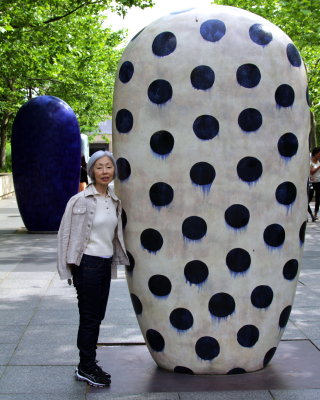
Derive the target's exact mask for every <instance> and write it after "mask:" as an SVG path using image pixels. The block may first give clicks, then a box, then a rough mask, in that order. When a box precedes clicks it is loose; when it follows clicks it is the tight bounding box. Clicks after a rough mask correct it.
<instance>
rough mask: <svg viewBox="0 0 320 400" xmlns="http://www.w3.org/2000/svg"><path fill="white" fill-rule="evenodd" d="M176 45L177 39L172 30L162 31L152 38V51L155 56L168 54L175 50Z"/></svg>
mask: <svg viewBox="0 0 320 400" xmlns="http://www.w3.org/2000/svg"><path fill="white" fill-rule="evenodd" d="M176 47H177V39H176V37H175V35H174V34H173V33H172V32H162V33H160V34H159V35H157V37H156V38H155V39H154V41H153V43H152V51H153V53H154V54H155V55H156V56H159V57H164V56H168V55H169V54H171V53H172V52H174V51H175V49H176Z"/></svg>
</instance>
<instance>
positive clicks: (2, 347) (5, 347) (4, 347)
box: [0, 343, 16, 365]
mask: <svg viewBox="0 0 320 400" xmlns="http://www.w3.org/2000/svg"><path fill="white" fill-rule="evenodd" d="M15 348H16V344H15V343H6V344H1V343H0V365H7V364H8V362H9V361H10V359H11V357H12V355H13V352H14V350H15Z"/></svg>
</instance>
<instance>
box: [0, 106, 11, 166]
mask: <svg viewBox="0 0 320 400" xmlns="http://www.w3.org/2000/svg"><path fill="white" fill-rule="evenodd" d="M10 115H11V113H8V112H4V113H3V114H2V116H1V121H0V123H1V125H0V168H3V167H4V166H5V163H6V143H7V129H8V124H9V120H10Z"/></svg>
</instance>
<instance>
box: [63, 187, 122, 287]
mask: <svg viewBox="0 0 320 400" xmlns="http://www.w3.org/2000/svg"><path fill="white" fill-rule="evenodd" d="M108 191H109V194H110V196H111V198H112V199H113V200H114V201H115V202H116V203H117V218H118V225H117V228H116V231H115V236H114V239H113V250H114V251H113V259H112V277H113V278H115V277H117V265H129V259H128V257H127V254H126V250H125V245H124V240H123V232H122V219H121V213H122V207H121V201H120V200H119V199H118V197H117V196H116V195H115V193H114V192H113V190H112V189H111V188H110V187H109V189H108ZM96 201H97V200H96V199H95V197H94V191H93V185H92V184H91V185H89V186H88V187H87V188H86V189H85V190H84V191H82V192H79V193H77V194H76V195H74V196H73V197H71V199H70V200H69V201H68V204H67V206H66V209H65V212H64V215H63V217H62V220H61V224H60V228H59V232H58V264H57V268H58V272H59V275H60V278H61V279H69V278H71V277H72V274H71V270H70V267H71V266H73V265H74V266H79V265H80V261H81V258H82V256H83V253H84V250H85V248H86V247H87V244H88V241H89V238H90V233H91V228H92V222H93V218H94V214H95V210H96V204H97V203H96ZM75 268H76V267H75Z"/></svg>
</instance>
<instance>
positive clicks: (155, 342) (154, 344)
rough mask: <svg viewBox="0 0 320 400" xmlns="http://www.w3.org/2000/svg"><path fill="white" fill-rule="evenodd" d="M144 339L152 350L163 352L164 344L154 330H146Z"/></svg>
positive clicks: (160, 336)
mask: <svg viewBox="0 0 320 400" xmlns="http://www.w3.org/2000/svg"><path fill="white" fill-rule="evenodd" d="M146 338H147V341H148V343H149V346H150V347H151V348H152V350H154V351H163V349H164V346H165V342H164V339H163V336H162V335H161V333H159V332H158V331H156V330H155V329H148V330H147V332H146Z"/></svg>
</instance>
